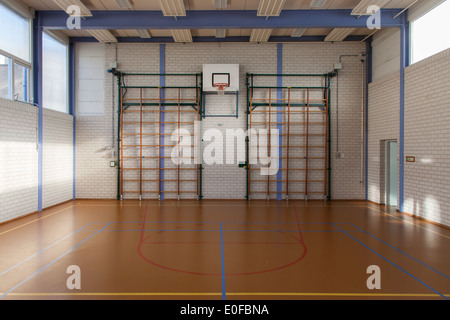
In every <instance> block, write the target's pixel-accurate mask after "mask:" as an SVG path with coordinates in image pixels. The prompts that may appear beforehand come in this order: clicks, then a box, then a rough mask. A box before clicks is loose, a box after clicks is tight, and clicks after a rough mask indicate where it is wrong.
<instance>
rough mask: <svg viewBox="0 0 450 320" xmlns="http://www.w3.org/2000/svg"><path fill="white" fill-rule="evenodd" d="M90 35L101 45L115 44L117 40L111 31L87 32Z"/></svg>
mask: <svg viewBox="0 0 450 320" xmlns="http://www.w3.org/2000/svg"><path fill="white" fill-rule="evenodd" d="M87 31H89V33H90V34H91V35H92V36H93V37H94V38H95V39H97V40H98V42H101V43H115V42H118V41H117V38H116V37H115V36H114V35H113V34H112V33H111V32H110V31H109V30H100V29H99V30H97V29H96V30H87Z"/></svg>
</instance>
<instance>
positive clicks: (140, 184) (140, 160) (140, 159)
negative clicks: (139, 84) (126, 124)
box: [139, 88, 143, 200]
mask: <svg viewBox="0 0 450 320" xmlns="http://www.w3.org/2000/svg"><path fill="white" fill-rule="evenodd" d="M139 95H140V98H141V106H140V110H141V113H140V124H139V126H140V131H139V133H140V145H141V146H140V148H139V152H140V157H139V166H140V172H139V200H142V156H143V154H142V133H143V132H142V120H143V119H142V111H143V110H142V88H141V89H140V92H139Z"/></svg>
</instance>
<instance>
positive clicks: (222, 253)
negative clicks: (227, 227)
mask: <svg viewBox="0 0 450 320" xmlns="http://www.w3.org/2000/svg"><path fill="white" fill-rule="evenodd" d="M220 250H221V256H222V300H226V299H227V298H226V290H225V255H224V249H223V225H222V222H221V223H220Z"/></svg>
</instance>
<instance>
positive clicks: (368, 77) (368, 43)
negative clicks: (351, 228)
mask: <svg viewBox="0 0 450 320" xmlns="http://www.w3.org/2000/svg"><path fill="white" fill-rule="evenodd" d="M370 83H372V38H370V39H368V40H367V41H366V119H365V120H366V128H365V135H366V137H365V140H366V141H365V143H366V150H365V157H366V159H365V172H364V176H365V178H364V181H365V183H366V185H365V199H366V201H368V200H369V84H370Z"/></svg>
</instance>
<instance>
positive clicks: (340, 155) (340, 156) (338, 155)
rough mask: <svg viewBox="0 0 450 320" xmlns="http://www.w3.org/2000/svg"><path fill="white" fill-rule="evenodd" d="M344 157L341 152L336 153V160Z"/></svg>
mask: <svg viewBox="0 0 450 320" xmlns="http://www.w3.org/2000/svg"><path fill="white" fill-rule="evenodd" d="M344 157H345V154H344V153H343V152H338V153H336V158H337V159H344Z"/></svg>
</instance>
